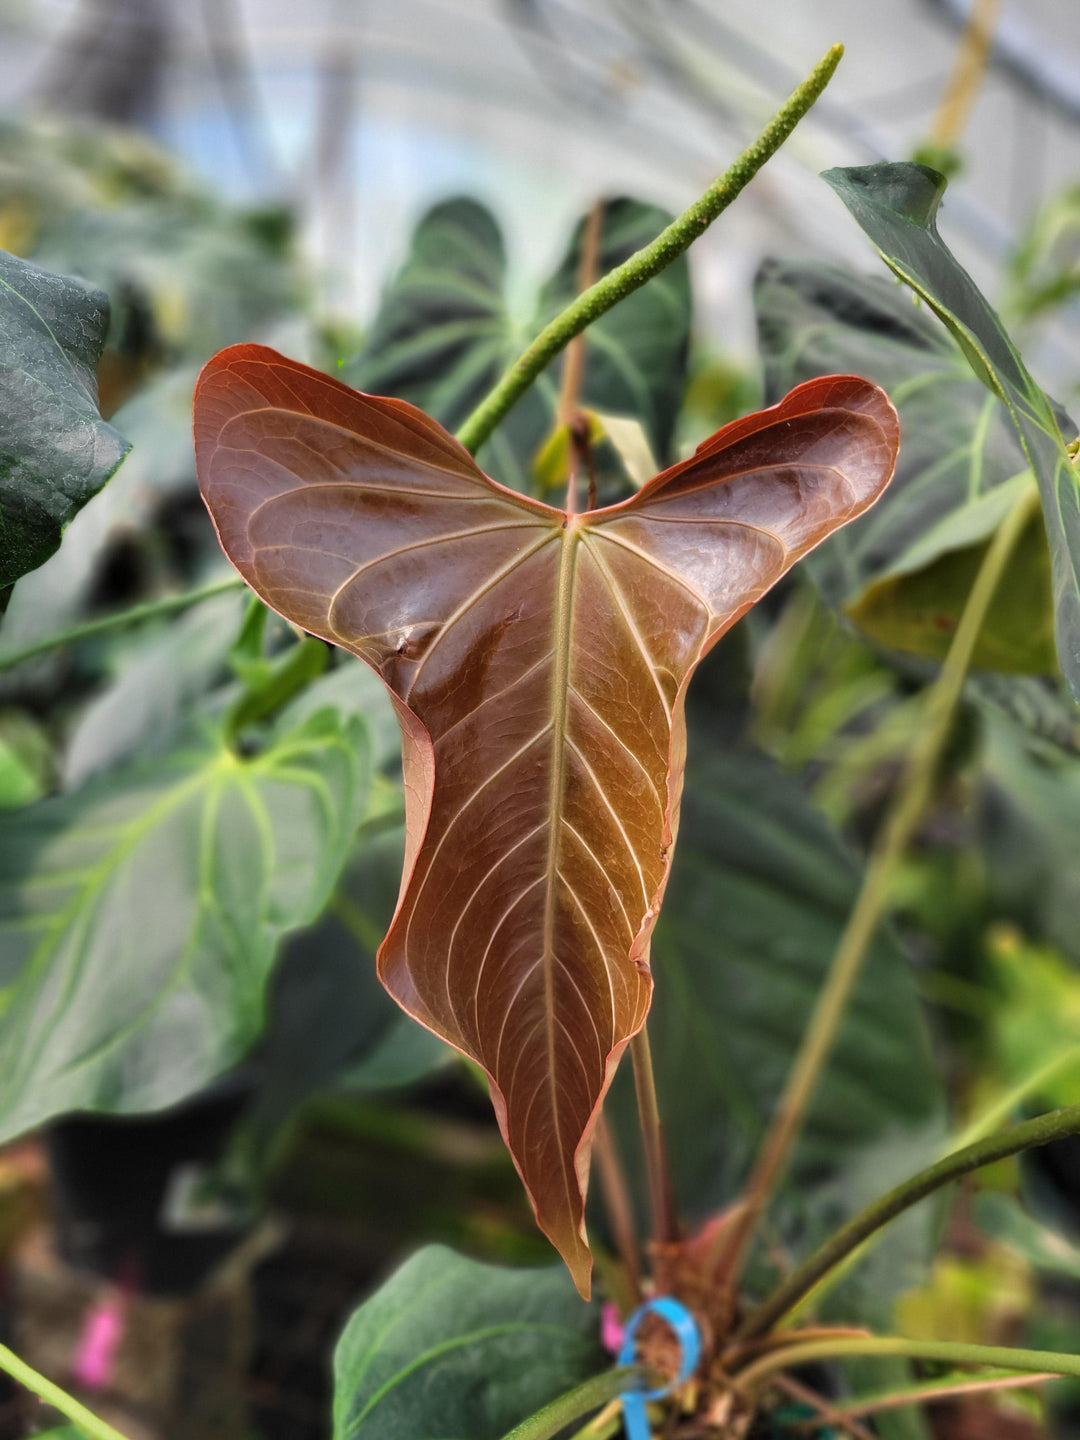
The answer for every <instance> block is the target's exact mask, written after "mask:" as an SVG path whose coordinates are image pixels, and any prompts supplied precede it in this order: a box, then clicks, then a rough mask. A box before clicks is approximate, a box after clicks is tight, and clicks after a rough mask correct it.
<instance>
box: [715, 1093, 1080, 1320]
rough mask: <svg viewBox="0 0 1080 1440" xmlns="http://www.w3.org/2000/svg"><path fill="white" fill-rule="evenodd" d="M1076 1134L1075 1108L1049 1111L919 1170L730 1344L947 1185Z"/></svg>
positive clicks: (810, 1262)
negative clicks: (887, 1226) (1025, 1151)
mask: <svg viewBox="0 0 1080 1440" xmlns="http://www.w3.org/2000/svg"><path fill="white" fill-rule="evenodd" d="M1078 1133H1080V1105H1069V1106H1067V1107H1066V1108H1064V1109H1062V1110H1052V1111H1051V1112H1050V1113H1049V1114H1047V1115H1039V1116H1038V1117H1037V1118H1036V1119H1034V1120H1028V1121H1026V1122H1025V1123H1024V1124H1022V1125H1013V1126H1011V1127H1010V1128H1009V1129H1008V1130H1001V1131H999V1132H998V1133H997V1134H996V1135H990V1136H988V1137H987V1138H985V1139H983V1140H977V1141H976V1142H975V1143H974V1144H973V1145H967V1146H965V1147H964V1148H963V1149H961V1150H956V1151H954V1152H953V1154H951V1155H947V1156H946V1157H945V1158H944V1159H943V1160H938V1161H937V1162H936V1163H935V1164H933V1165H929V1166H927V1168H926V1169H925V1170H920V1171H919V1172H918V1174H916V1175H912V1176H911V1177H910V1178H909V1179H907V1180H905V1181H904V1182H903V1183H902V1184H900V1185H897V1186H896V1188H895V1189H893V1190H890V1191H889V1192H888V1194H886V1195H883V1196H882V1197H881V1198H880V1199H879V1200H875V1201H874V1203H873V1204H872V1205H868V1206H867V1207H866V1209H865V1210H863V1211H862V1212H861V1213H860V1214H858V1215H856V1216H855V1217H854V1218H853V1219H851V1220H849V1221H848V1223H847V1224H846V1225H842V1226H841V1227H840V1229H839V1230H837V1231H835V1232H834V1233H833V1234H832V1235H830V1237H829V1238H828V1240H826V1241H825V1243H824V1244H823V1245H821V1246H820V1247H819V1248H818V1249H817V1250H815V1252H814V1253H813V1254H812V1255H811V1256H810V1257H809V1258H808V1259H806V1260H804V1261H803V1263H802V1264H801V1265H800V1266H798V1268H797V1269H796V1270H794V1271H793V1272H792V1273H791V1275H789V1276H788V1278H787V1279H786V1280H785V1281H784V1283H783V1284H782V1285H781V1286H779V1288H778V1289H777V1290H775V1291H774V1292H773V1294H772V1295H770V1296H769V1298H768V1299H767V1300H766V1301H765V1302H764V1303H763V1304H761V1305H759V1306H758V1307H757V1309H756V1310H752V1311H751V1312H750V1314H749V1315H748V1316H747V1318H746V1319H745V1320H744V1321H743V1323H742V1325H741V1326H740V1327H739V1329H738V1330H737V1331H736V1334H735V1336H734V1339H735V1340H737V1341H745V1340H752V1339H754V1338H756V1337H757V1336H759V1335H764V1334H766V1332H767V1331H769V1330H771V1329H772V1327H773V1326H774V1325H775V1324H776V1323H777V1322H778V1321H779V1320H781V1319H782V1318H783V1317H784V1316H785V1315H787V1314H788V1312H789V1311H790V1310H792V1309H793V1308H794V1306H795V1305H796V1304H797V1303H798V1302H799V1301H800V1300H801V1299H802V1297H803V1296H804V1295H806V1294H807V1293H808V1292H809V1291H810V1290H812V1289H813V1287H814V1286H815V1285H816V1284H817V1282H818V1281H819V1280H820V1279H821V1278H822V1277H823V1276H824V1275H826V1274H828V1272H829V1271H830V1270H832V1269H834V1268H835V1266H837V1265H839V1264H840V1263H841V1262H842V1261H843V1260H845V1259H846V1258H847V1256H848V1255H850V1254H851V1253H852V1252H853V1251H855V1250H856V1249H857V1248H858V1247H859V1246H860V1245H861V1244H862V1243H863V1241H865V1240H866V1239H868V1238H869V1237H870V1236H871V1235H873V1234H874V1232H875V1231H877V1230H880V1229H881V1227H882V1226H883V1225H887V1224H888V1223H889V1221H890V1220H893V1219H895V1218H896V1216H897V1215H901V1214H903V1212H904V1211H905V1210H909V1209H910V1208H911V1206H912V1205H915V1204H917V1203H918V1202H919V1201H920V1200H922V1199H925V1197H926V1196H927V1195H931V1194H933V1192H934V1191H935V1190H940V1189H941V1187H942V1186H943V1185H948V1184H950V1183H951V1182H952V1181H953V1180H957V1179H959V1177H960V1176H961V1175H967V1174H969V1173H970V1172H971V1171H972V1170H978V1169H980V1168H981V1167H982V1166H984V1165H992V1164H993V1163H994V1162H995V1161H997V1160H1003V1159H1005V1158H1006V1157H1007V1156H1009V1155H1016V1154H1019V1152H1020V1151H1021V1150H1031V1149H1034V1148H1035V1147H1036V1146H1038V1145H1048V1144H1049V1143H1050V1142H1051V1141H1052V1140H1061V1139H1063V1138H1064V1137H1065V1136H1067V1135H1076V1134H1078Z"/></svg>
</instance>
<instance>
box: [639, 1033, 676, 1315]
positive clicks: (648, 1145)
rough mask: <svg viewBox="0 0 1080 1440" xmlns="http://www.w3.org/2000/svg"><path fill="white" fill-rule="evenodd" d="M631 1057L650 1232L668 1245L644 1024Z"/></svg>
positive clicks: (664, 1177) (663, 1170)
mask: <svg viewBox="0 0 1080 1440" xmlns="http://www.w3.org/2000/svg"><path fill="white" fill-rule="evenodd" d="M630 1057H631V1059H632V1060H633V1062H634V1088H635V1090H636V1092H637V1107H638V1118H639V1120H640V1121H641V1140H642V1146H643V1148H644V1151H645V1170H646V1173H647V1174H648V1177H649V1201H650V1205H651V1208H652V1220H653V1235H654V1236H655V1239H656V1242H657V1244H658V1245H659V1246H664V1245H670V1244H672V1243H673V1242H674V1241H675V1240H676V1239H677V1238H678V1232H677V1227H676V1224H675V1206H674V1203H673V1200H672V1194H671V1181H670V1178H669V1175H668V1167H667V1147H666V1146H665V1144H664V1127H663V1124H662V1123H661V1120H660V1107H659V1105H658V1103H657V1099H656V1075H655V1073H654V1071H653V1063H652V1050H651V1049H650V1048H649V1036H648V1033H647V1031H646V1028H645V1026H644V1025H643V1026H642V1027H641V1029H640V1030H639V1031H638V1033H637V1034H636V1035H635V1036H634V1038H633V1039H632V1040H631V1041H630ZM656 1259H657V1262H658V1264H662V1260H663V1257H662V1255H660V1254H658V1255H657V1256H656ZM661 1288H663V1286H661Z"/></svg>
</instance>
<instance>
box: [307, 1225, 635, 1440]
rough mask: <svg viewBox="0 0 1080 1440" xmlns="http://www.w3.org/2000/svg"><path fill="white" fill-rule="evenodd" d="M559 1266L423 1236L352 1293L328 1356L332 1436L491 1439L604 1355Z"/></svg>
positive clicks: (588, 1314)
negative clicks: (403, 1257) (368, 1287)
mask: <svg viewBox="0 0 1080 1440" xmlns="http://www.w3.org/2000/svg"><path fill="white" fill-rule="evenodd" d="M598 1331H599V1321H598V1317H597V1315H596V1314H595V1313H594V1312H593V1311H590V1310H589V1309H586V1308H585V1307H584V1306H583V1305H582V1304H581V1301H580V1300H579V1299H578V1297H577V1295H575V1293H574V1290H573V1287H572V1286H571V1285H570V1283H569V1281H568V1279H567V1277H566V1272H565V1271H563V1270H561V1269H546V1270H506V1269H502V1268H501V1267H499V1266H496V1265H481V1264H479V1263H478V1262H477V1261H475V1260H466V1259H465V1258H464V1257H463V1256H460V1255H455V1254H454V1252H453V1251H452V1250H446V1249H444V1248H443V1247H442V1246H441V1245H430V1246H428V1247H427V1248H426V1249H424V1250H421V1251H420V1253H419V1254H418V1255H414V1256H413V1258H412V1259H411V1260H408V1261H406V1263H405V1264H404V1265H402V1266H401V1268H400V1269H399V1270H397V1271H396V1272H395V1274H394V1275H393V1276H391V1278H390V1279H389V1280H388V1281H387V1282H386V1284H385V1285H384V1286H383V1287H382V1288H381V1289H380V1290H377V1291H376V1293H375V1294H374V1295H373V1296H372V1297H371V1299H370V1300H367V1301H365V1302H364V1304H363V1305H361V1306H360V1308H359V1310H357V1311H356V1312H355V1313H354V1315H353V1317H352V1319H351V1320H350V1321H349V1323H348V1325H347V1326H346V1328H345V1333H344V1334H343V1335H342V1337H341V1340H340V1341H339V1342H338V1347H337V1352H336V1354H335V1356H334V1440H501V1437H502V1436H503V1435H505V1434H506V1432H507V1431H508V1430H511V1429H512V1428H513V1427H514V1426H515V1425H517V1424H519V1423H520V1422H521V1421H522V1420H524V1419H525V1418H526V1417H527V1416H528V1415H530V1414H532V1412H533V1411H535V1410H538V1409H539V1408H540V1407H541V1406H542V1405H546V1404H547V1403H548V1402H549V1401H550V1400H553V1399H554V1398H555V1397H556V1396H557V1395H560V1394H562V1392H563V1391H564V1390H568V1389H570V1387H571V1386H573V1385H575V1384H577V1383H579V1382H580V1381H582V1380H586V1379H588V1378H589V1376H590V1375H595V1374H598V1373H599V1372H600V1371H601V1370H603V1369H604V1368H605V1367H606V1366H607V1365H608V1364H610V1360H609V1358H608V1357H607V1356H605V1355H604V1354H603V1352H602V1351H601V1350H600V1348H599V1345H598V1343H597V1336H598Z"/></svg>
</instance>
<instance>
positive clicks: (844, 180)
mask: <svg viewBox="0 0 1080 1440" xmlns="http://www.w3.org/2000/svg"><path fill="white" fill-rule="evenodd" d="M824 178H825V179H826V180H827V181H828V183H829V184H830V185H831V186H832V187H833V189H834V190H835V191H836V192H837V194H838V195H839V196H840V198H841V199H842V200H843V201H844V203H845V205H847V207H848V209H849V210H850V211H851V213H852V215H853V216H854V217H855V219H856V220H857V221H858V223H859V224H860V225H861V226H862V228H863V230H865V231H866V233H867V235H868V236H869V237H870V239H871V240H872V241H873V242H874V244H875V245H876V246H877V248H878V251H879V252H880V254H881V257H882V259H883V260H884V261H885V263H886V264H887V265H888V266H889V268H890V269H891V270H893V271H894V272H895V274H897V275H898V276H899V277H900V279H901V280H903V281H904V282H905V284H907V285H910V286H911V288H912V289H913V290H914V291H915V292H916V294H918V295H921V296H922V298H923V299H924V300H925V302H926V303H927V304H928V305H929V306H930V308H931V309H932V310H933V311H934V313H935V314H936V315H937V316H938V317H939V318H940V319H941V320H942V321H943V322H944V323H945V325H946V326H947V327H948V329H949V330H950V332H951V333H952V335H953V337H954V338H955V339H956V341H957V343H958V344H959V346H960V348H961V350H962V351H963V352H964V355H965V357H966V358H967V361H968V363H969V365H970V366H971V368H972V370H973V371H974V373H975V375H976V376H977V377H978V378H979V379H980V380H981V381H982V382H983V384H984V385H986V386H987V387H988V389H989V390H990V391H991V392H992V393H993V394H995V395H996V396H997V397H998V398H999V399H1000V400H1001V401H1002V402H1003V403H1004V404H1005V406H1006V408H1007V409H1008V411H1009V415H1010V418H1011V419H1012V422H1013V425H1014V426H1015V428H1016V432H1017V435H1018V436H1019V439H1020V443H1021V445H1022V447H1023V450H1024V454H1025V456H1026V457H1027V460H1028V463H1029V465H1030V467H1031V469H1032V470H1033V472H1034V474H1035V476H1036V479H1037V480H1038V482H1039V491H1040V494H1041V496H1042V502H1043V513H1044V515H1045V517H1046V529H1047V534H1048V536H1049V540H1050V553H1051V556H1052V559H1053V572H1054V594H1055V597H1056V616H1055V620H1056V627H1057V650H1058V657H1059V659H1060V661H1061V668H1062V670H1063V672H1064V674H1065V678H1066V680H1067V681H1068V682H1069V686H1070V688H1071V689H1072V691H1073V693H1074V694H1080V479H1078V476H1077V472H1076V469H1075V467H1074V465H1073V463H1072V461H1071V460H1070V458H1069V455H1068V452H1067V450H1066V440H1067V439H1069V440H1071V439H1072V437H1073V436H1074V434H1075V426H1074V425H1073V424H1072V422H1071V421H1070V420H1069V419H1068V417H1067V416H1065V415H1064V414H1063V412H1062V411H1061V410H1060V408H1059V407H1058V406H1056V405H1055V404H1054V402H1053V401H1052V400H1051V399H1050V398H1049V396H1047V394H1046V393H1045V391H1043V390H1042V389H1040V387H1039V386H1038V385H1036V383H1035V381H1034V380H1033V379H1032V378H1031V376H1030V375H1029V374H1028V371H1027V368H1026V367H1025V365H1024V363H1023V361H1022V360H1021V358H1020V356H1019V354H1018V353H1017V351H1016V348H1015V347H1014V346H1013V344H1012V342H1011V340H1010V339H1009V337H1008V336H1007V335H1006V333H1005V331H1004V329H1003V328H1002V325H1001V322H1000V321H999V319H998V317H997V315H996V314H995V313H994V311H993V310H992V309H991V307H990V305H989V304H988V303H987V301H986V300H985V299H984V297H983V296H982V294H981V293H980V292H979V289H978V287H977V286H976V285H975V282H974V281H973V280H972V278H971V276H970V275H969V274H968V273H967V271H966V270H964V269H963V267H962V266H961V265H960V264H959V263H958V262H957V260H956V259H955V257H954V256H953V254H952V252H951V251H950V250H949V248H948V247H947V246H946V244H945V243H944V241H943V240H942V239H941V236H940V235H939V234H938V230H937V224H936V215H937V209H938V206H939V204H940V202H941V198H942V196H943V194H944V192H945V180H944V178H943V177H942V176H941V175H939V174H938V173H937V172H936V171H934V170H929V169H927V168H926V167H925V166H922V165H913V164H895V165H890V164H882V165H868V166H864V167H857V168H853V169H847V170H828V171H826V172H825V175H824Z"/></svg>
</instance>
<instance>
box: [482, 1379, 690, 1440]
mask: <svg viewBox="0 0 1080 1440" xmlns="http://www.w3.org/2000/svg"><path fill="white" fill-rule="evenodd" d="M656 1382H657V1377H656V1376H655V1375H654V1374H653V1373H652V1372H651V1371H650V1370H647V1369H646V1368H645V1367H644V1366H641V1365H627V1366H624V1367H623V1368H622V1369H619V1370H605V1371H604V1373H603V1374H602V1375H594V1376H593V1377H592V1379H591V1380H586V1381H585V1382H584V1383H583V1384H581V1385H578V1386H576V1387H575V1388H574V1389H573V1390H568V1391H567V1392H566V1394H565V1395H560V1396H559V1397H558V1399H557V1400H552V1402H551V1404H550V1405H545V1406H544V1408H543V1409H542V1410H537V1412H536V1414H535V1415H530V1416H529V1418H528V1419H527V1420H523V1421H522V1422H521V1424H520V1425H515V1426H514V1428H513V1430H510V1431H508V1433H507V1434H506V1435H505V1436H504V1437H503V1440H551V1436H553V1435H558V1434H559V1432H560V1431H561V1430H565V1429H566V1427H567V1425H571V1424H572V1423H573V1422H574V1421H575V1420H580V1419H581V1417H582V1416H583V1415H587V1414H588V1413H589V1411H590V1410H599V1408H600V1406H601V1405H606V1404H607V1402H608V1401H609V1400H614V1399H615V1397H616V1396H617V1395H621V1394H622V1393H623V1391H624V1390H633V1389H634V1388H635V1386H642V1387H648V1386H652V1385H653V1384H654V1383H656ZM659 1383H661V1384H662V1383H663V1382H662V1381H660V1382H659Z"/></svg>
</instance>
